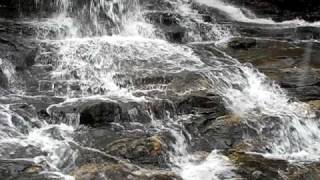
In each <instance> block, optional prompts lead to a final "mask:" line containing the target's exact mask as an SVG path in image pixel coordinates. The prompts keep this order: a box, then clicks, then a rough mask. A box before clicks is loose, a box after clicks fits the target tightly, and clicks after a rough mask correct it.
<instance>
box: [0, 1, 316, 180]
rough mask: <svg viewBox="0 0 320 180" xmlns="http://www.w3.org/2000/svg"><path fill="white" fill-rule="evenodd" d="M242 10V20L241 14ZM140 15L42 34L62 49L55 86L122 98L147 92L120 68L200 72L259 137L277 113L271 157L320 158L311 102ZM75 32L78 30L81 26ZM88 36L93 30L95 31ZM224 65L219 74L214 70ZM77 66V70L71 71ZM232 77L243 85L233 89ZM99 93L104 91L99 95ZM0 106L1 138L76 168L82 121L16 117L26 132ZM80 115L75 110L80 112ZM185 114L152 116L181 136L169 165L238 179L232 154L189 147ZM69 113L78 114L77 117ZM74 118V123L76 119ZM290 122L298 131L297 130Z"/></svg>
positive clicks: (134, 72)
mask: <svg viewBox="0 0 320 180" xmlns="http://www.w3.org/2000/svg"><path fill="white" fill-rule="evenodd" d="M206 2H207V3H208V2H209V1H206ZM210 2H213V1H210ZM217 2H218V3H217V4H215V5H216V6H218V8H219V9H221V10H225V11H226V12H229V13H230V12H232V11H234V8H230V7H229V8H226V7H225V6H226V5H225V4H219V1H217ZM210 5H211V4H210ZM185 8H186V7H182V11H184V12H185V13H186V14H185V15H186V16H189V15H192V14H193V13H194V12H192V11H190V10H189V11H185ZM63 9H66V8H63ZM94 13H96V12H94ZM193 15H194V14H193ZM240 15H241V14H240ZM239 17H240V19H241V16H239ZM64 18H66V16H65V15H64V14H63V16H62V19H64ZM140 18H141V17H140V16H139V17H138V18H136V17H135V18H133V19H130V18H129V19H127V18H126V19H125V20H120V21H121V23H123V22H125V25H124V24H120V26H121V31H120V32H119V33H118V35H116V36H107V35H104V36H100V37H94V38H79V37H73V38H69V39H65V40H45V41H43V42H44V43H47V44H50V45H53V46H55V47H57V49H58V51H56V52H55V53H57V54H56V55H57V59H55V60H56V62H53V65H54V66H53V68H54V70H53V72H52V74H51V76H50V81H52V83H53V84H54V86H53V87H54V88H56V87H58V86H56V85H55V84H56V83H59V82H67V84H68V87H67V88H66V91H61V89H57V90H55V93H56V96H63V97H68V98H71V97H78V98H84V97H93V96H95V95H102V96H103V97H108V96H118V97H119V98H123V99H125V98H132V97H134V95H133V93H134V92H137V91H142V92H145V90H146V89H139V87H135V86H128V87H125V88H124V87H120V86H119V82H118V81H117V80H115V79H114V78H113V77H114V76H115V75H116V74H121V73H122V74H124V75H125V77H126V78H127V79H128V80H129V81H131V80H132V79H133V78H134V77H135V76H146V77H147V76H149V75H152V74H154V73H158V74H160V75H163V76H164V75H166V74H169V73H172V74H175V73H180V72H188V73H191V74H192V73H195V74H197V73H201V74H203V75H204V77H207V79H204V80H207V81H208V80H211V81H212V82H211V84H210V85H212V87H211V88H212V89H213V90H214V89H217V85H219V87H218V89H217V90H218V92H219V93H220V95H221V96H223V97H224V98H225V100H226V104H227V106H228V108H229V109H230V110H232V111H233V112H234V113H235V114H237V115H239V116H240V117H241V118H242V119H243V120H244V121H245V120H246V121H248V122H249V121H253V124H254V125H255V127H254V128H256V129H257V131H258V132H259V133H260V135H261V137H264V136H265V134H264V133H263V129H264V128H267V127H269V126H270V122H264V121H261V116H262V115H268V116H276V117H279V118H280V119H279V121H281V122H275V123H279V124H280V125H281V128H280V129H278V131H274V132H275V133H279V134H274V137H270V138H269V139H268V141H267V143H268V144H269V145H270V146H271V148H272V151H273V152H272V155H273V156H280V157H282V158H285V159H292V158H293V159H297V158H301V160H306V159H304V158H308V159H309V160H314V159H316V158H318V154H320V153H319V151H318V149H319V148H318V147H320V146H319V139H320V138H319V137H318V136H319V134H320V133H319V132H320V131H319V129H318V128H317V124H316V122H315V121H314V119H313V118H314V117H315V116H314V114H313V112H311V111H310V110H308V107H307V106H306V105H304V104H303V103H300V102H290V101H289V97H287V96H286V94H285V93H284V92H283V91H282V90H281V89H280V88H279V87H278V86H277V85H274V84H270V82H269V81H268V80H267V79H266V77H265V76H264V75H263V74H261V73H259V72H257V71H255V70H254V68H252V67H248V66H244V65H241V64H240V63H236V64H235V65H234V67H232V66H229V65H225V64H222V65H221V66H218V67H208V66H207V65H205V64H204V63H203V62H201V60H200V59H199V58H198V57H197V56H195V55H194V54H193V52H192V50H191V49H190V48H188V47H185V46H183V45H174V44H170V43H168V42H166V41H164V40H157V39H152V38H153V37H154V36H153V30H154V29H153V27H152V26H151V25H150V24H147V23H146V22H144V21H143V20H142V21H140V20H141V19H140ZM237 18H238V17H237ZM113 19H116V17H114V18H113ZM199 19H200V18H199ZM243 20H246V19H243ZM93 21H94V22H97V23H99V22H98V21H97V19H95V17H93ZM246 21H247V20H246ZM255 21H258V22H260V23H261V20H259V19H258V20H257V19H255V20H254V21H253V22H255ZM263 21H264V20H263ZM128 22H129V23H128ZM268 22H269V21H268ZM255 23H256V22H255ZM273 23H274V22H273ZM67 24H68V23H67ZM96 25H97V26H95V27H96V28H97V29H99V28H100V25H99V24H96ZM70 26H72V27H76V29H77V28H78V27H77V23H76V22H73V23H71V25H70ZM120 26H119V27H120ZM98 27H99V28H98ZM77 31H78V30H77ZM99 32H102V31H99ZM103 33H104V32H103ZM103 33H102V34H103ZM72 34H73V36H78V34H77V33H72ZM87 35H89V36H90V35H92V32H89V33H88V34H87ZM220 35H221V37H222V38H221V39H224V38H226V37H228V36H229V35H230V34H228V33H225V34H224V32H221V34H220ZM41 53H42V54H40V56H41V55H47V54H49V53H50V51H47V49H46V48H44V49H42V50H41ZM228 58H230V57H228ZM41 60H43V59H41V58H39V59H38V62H37V63H39V65H46V64H47V63H48V62H46V61H44V62H43V61H41ZM51 60H52V59H51ZM233 68H235V69H237V70H234V69H233ZM219 71H220V72H221V73H220V74H216V72H219ZM8 72H9V70H8ZM72 73H75V74H77V76H76V77H75V76H73V77H72V76H70V74H72ZM221 82H224V83H221ZM72 83H76V84H79V83H80V85H81V86H80V92H79V91H74V90H72V89H70V84H72ZM234 84H236V85H238V87H240V88H234V86H233V85H234ZM89 88H90V90H89ZM206 88H208V87H207V86H202V87H187V88H186V92H185V93H188V92H192V91H197V90H201V89H206ZM168 89H170V87H163V86H153V87H148V88H147V90H154V91H163V92H166V91H167V90H168ZM174 90H176V89H174ZM95 98H99V96H97V97H95ZM100 98H101V96H100ZM132 99H134V98H132ZM71 101H72V99H69V100H67V101H66V103H68V102H71ZM0 112H1V113H0V115H1V116H3V118H1V124H3V126H2V127H5V128H4V129H0V133H1V135H2V137H5V138H6V139H4V140H2V139H1V141H0V145H2V146H1V147H9V148H10V147H14V146H23V147H26V146H30V145H31V146H35V147H37V148H39V149H40V150H41V151H42V152H45V153H47V155H39V156H36V157H32V158H30V160H31V161H35V162H42V161H45V162H46V163H47V164H48V165H49V168H48V169H47V171H50V172H52V173H61V172H62V173H64V171H67V170H69V169H72V168H73V166H74V164H73V163H74V159H75V158H76V157H77V153H76V151H75V150H74V149H73V148H72V147H71V146H70V143H75V142H73V139H72V134H73V132H74V130H75V128H76V127H77V125H78V124H77V122H69V124H58V125H49V124H46V123H41V126H40V127H38V128H34V127H32V126H31V125H32V123H30V122H28V121H26V120H24V119H23V118H22V117H19V118H18V119H19V120H20V121H21V122H20V123H22V124H25V126H26V127H27V132H22V130H20V129H17V127H16V125H14V123H13V121H12V115H16V114H15V113H14V112H12V111H10V110H8V108H7V107H1V111H0ZM16 116H18V115H16ZM76 117H78V116H77V115H76ZM188 118H190V117H175V119H170V118H168V119H160V120H155V119H154V122H153V126H155V127H157V128H158V129H159V130H169V131H170V132H171V134H172V136H173V137H174V138H175V139H176V143H175V144H173V145H172V146H173V148H174V151H173V152H171V153H170V160H171V163H172V164H173V165H172V168H173V169H174V170H175V171H176V172H177V173H179V174H180V175H181V176H182V177H183V178H184V179H185V180H203V179H205V180H217V179H228V178H229V179H234V178H235V177H236V175H235V174H234V173H233V171H234V170H235V167H234V166H233V165H232V164H231V162H230V161H229V160H228V159H227V157H225V156H222V155H220V154H219V153H217V151H213V152H212V153H211V154H209V155H208V156H207V157H204V158H203V159H204V160H201V158H199V157H198V155H197V154H192V153H189V152H188V143H187V139H188V138H190V137H185V135H184V133H183V131H184V130H183V126H182V124H183V121H185V120H187V119H188ZM71 119H72V118H71ZM72 120H75V121H77V119H72ZM34 121H38V119H34ZM72 124H74V125H73V126H72ZM292 128H294V129H295V131H292ZM51 130H53V131H51ZM57 132H58V134H60V136H59V138H57V137H55V136H54V134H56V133H57ZM0 150H4V153H3V155H4V154H5V152H6V151H5V150H7V149H1V148H0ZM0 152H1V151H0ZM301 155H302V156H301ZM8 158H9V157H8ZM66 164H67V165H66ZM62 166H63V167H62ZM62 176H63V175H62ZM65 178H70V177H65Z"/></svg>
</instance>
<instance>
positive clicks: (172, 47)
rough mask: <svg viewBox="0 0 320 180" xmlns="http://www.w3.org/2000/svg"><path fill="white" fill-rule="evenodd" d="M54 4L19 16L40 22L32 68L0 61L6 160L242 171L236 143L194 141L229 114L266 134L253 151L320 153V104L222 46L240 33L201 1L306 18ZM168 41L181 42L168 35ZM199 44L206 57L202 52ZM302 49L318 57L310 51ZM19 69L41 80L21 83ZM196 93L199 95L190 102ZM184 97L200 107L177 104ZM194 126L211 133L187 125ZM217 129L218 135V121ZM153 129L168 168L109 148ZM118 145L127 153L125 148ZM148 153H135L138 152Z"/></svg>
mask: <svg viewBox="0 0 320 180" xmlns="http://www.w3.org/2000/svg"><path fill="white" fill-rule="evenodd" d="M161 2H162V1H161ZM47 3H48V2H47V1H46V0H35V4H36V7H39V9H40V11H43V10H45V11H46V10H47V9H48V8H49V9H51V10H52V11H53V12H50V13H49V14H50V15H49V16H47V15H46V16H45V17H42V16H41V15H42V13H39V14H40V15H39V17H37V18H33V17H31V18H30V19H27V18H26V19H23V18H22V19H19V22H20V21H22V22H23V23H22V24H23V25H27V26H28V27H29V26H31V27H32V28H34V27H35V29H36V30H35V31H36V33H35V35H34V37H33V38H30V39H31V40H32V43H34V44H36V47H37V48H36V51H35V55H34V57H32V58H33V59H34V62H32V63H33V64H32V65H30V66H29V65H25V64H23V67H24V66H26V67H27V68H29V69H28V71H27V70H19V68H17V67H15V65H14V63H15V62H13V61H10V57H9V56H8V57H7V58H8V59H3V58H0V80H1V75H2V74H4V76H5V77H7V79H8V82H7V84H8V87H6V91H3V94H4V96H3V97H2V98H0V102H1V103H0V125H1V126H0V135H1V136H0V157H1V158H0V160H1V161H2V160H5V161H10V162H21V161H23V163H24V165H25V164H27V165H28V164H31V165H32V166H31V167H32V168H39V169H41V170H40V171H39V172H38V175H43V176H44V177H46V178H52V179H54V178H57V179H67V180H69V179H70V180H71V179H75V178H77V177H79V176H77V172H79V171H80V172H81V170H83V169H82V168H83V167H92V169H90V168H89V169H90V170H89V171H90V172H91V171H93V172H94V173H93V174H96V176H95V177H98V178H104V179H107V178H108V177H105V175H104V174H103V172H99V171H108V170H110V169H108V168H106V167H99V168H94V166H95V163H96V164H99V163H100V164H103V163H105V162H107V163H109V164H112V163H114V164H116V163H118V164H125V165H126V166H125V168H124V169H125V170H124V173H127V171H130V172H129V175H128V176H126V177H127V178H128V177H134V178H140V177H144V178H145V176H146V177H150V174H151V175H152V174H154V172H158V171H165V172H167V171H168V172H172V173H174V174H175V175H177V176H178V177H181V178H182V179H184V180H219V179H241V178H242V177H241V175H240V174H239V173H238V171H237V170H238V167H237V165H238V164H235V163H234V159H230V156H228V155H229V154H228V153H230V152H227V151H228V150H233V149H232V148H233V147H232V146H233V144H232V143H231V145H229V144H228V143H229V142H224V143H226V144H228V146H230V147H229V149H228V148H225V149H224V148H216V147H215V146H212V144H211V143H212V142H206V143H207V145H206V148H202V147H200V145H198V146H199V147H196V148H194V147H193V146H197V144H196V143H199V142H197V141H198V140H197V139H196V138H198V137H197V136H200V135H194V134H197V133H198V134H200V133H203V132H200V131H207V129H206V127H201V126H208V128H209V126H210V123H212V122H217V121H218V120H219V118H221V117H226V116H231V115H234V116H236V117H237V118H238V119H239V121H241V122H240V123H241V124H242V125H243V126H244V127H246V128H248V129H250V130H251V131H253V132H254V134H255V135H256V137H252V136H250V135H249V134H241V137H240V138H239V139H241V140H244V141H245V142H249V143H251V144H254V143H260V145H261V146H259V147H258V148H260V149H258V150H256V149H253V150H252V151H253V152H250V153H259V154H262V155H263V156H265V157H270V158H275V157H276V158H280V159H283V160H286V161H290V162H291V161H292V162H304V161H317V160H319V155H320V154H319V150H318V147H319V146H320V137H319V134H320V133H319V132H320V129H319V123H318V120H319V118H318V117H317V114H316V112H314V111H313V110H311V108H310V107H309V106H308V105H307V104H305V103H302V102H300V101H298V100H295V99H293V98H292V97H290V96H289V95H288V94H287V92H286V91H285V90H284V89H282V88H281V87H280V86H279V85H278V84H277V83H275V82H273V81H271V80H270V79H269V78H268V77H267V76H266V75H264V74H263V73H261V72H259V71H258V70H257V69H256V68H255V67H253V66H252V65H251V64H241V63H240V62H239V61H238V60H237V59H236V58H233V57H231V55H229V54H228V53H227V52H224V51H222V50H220V49H219V48H220V47H225V46H227V44H228V41H229V40H230V38H232V37H234V36H238V35H239V34H238V32H234V31H233V30H234V29H233V27H231V28H230V27H229V26H232V23H230V24H231V25H230V24H229V25H226V24H219V23H218V21H217V20H216V19H215V18H218V17H210V18H211V19H209V20H208V19H205V18H208V17H205V13H204V12H203V11H206V10H207V9H205V10H203V9H200V10H199V9H196V8H195V7H194V6H197V5H198V4H199V3H200V4H205V5H206V6H208V7H214V8H216V9H218V10H219V11H222V12H224V13H226V14H227V15H228V16H231V18H232V19H234V20H236V21H240V22H246V23H256V24H273V25H289V26H291V25H293V26H295V27H298V26H302V25H306V22H304V21H302V20H293V21H288V22H281V23H276V22H274V21H272V20H270V19H263V18H256V17H254V15H252V16H253V17H251V18H249V17H247V16H246V15H245V14H244V13H243V11H242V10H241V9H239V8H237V7H235V6H231V5H228V4H226V3H224V2H221V1H220V0H211V1H210V0H195V1H186V0H163V2H162V3H164V4H165V5H166V8H167V9H165V10H158V9H156V7H148V8H149V9H148V8H147V6H146V5H145V4H147V3H148V2H146V1H143V0H141V1H138V0H92V1H84V0H72V1H71V0H55V1H52V3H50V5H49V4H47ZM141 4H143V5H144V6H142V5H141ZM48 6H50V7H48ZM152 8H154V9H152ZM46 12H47V11H46ZM148 13H149V14H148ZM150 14H151V15H154V16H155V15H159V14H160V16H159V17H160V18H159V19H156V18H154V19H152V18H150V19H151V20H150V19H148V15H150ZM166 18H167V19H166ZM170 18H171V19H170ZM17 22H18V20H17ZM44 25H45V26H44ZM307 25H311V26H317V24H307ZM32 28H30V29H32ZM170 28H171V29H170ZM168 29H169V30H168ZM168 34H169V35H168ZM170 38H173V39H174V38H176V39H180V40H181V42H174V43H173V42H169V41H170V40H172V39H170ZM31 40H30V41H31ZM204 41H205V42H204ZM209 44H210V45H212V47H209ZM201 45H204V46H203V47H202V46H201ZM206 45H208V46H206ZM200 47H201V48H202V49H201V50H202V53H203V54H198V53H197V50H198V49H197V48H199V49H200ZM210 48H211V49H210ZM13 49H14V48H13ZM16 49H19V48H16ZM208 49H209V50H208ZM306 56H308V57H307V58H308V59H310V57H311V52H309V54H307V55H306ZM308 61H309V60H308ZM20 71H22V72H23V73H24V74H22V75H25V76H27V75H30V74H31V75H30V76H28V77H31V78H34V79H35V80H33V81H32V80H30V79H28V80H27V81H26V80H24V79H23V78H21V76H22V75H21V74H19V73H21V72H20ZM29 81H30V82H29ZM28 83H30V84H31V85H29V84H28ZM0 85H1V83H0ZM28 85H29V86H28ZM30 87H32V88H30ZM0 90H2V89H0ZM0 94H1V95H2V91H1V92H0ZM198 96H199V99H200V100H199V101H200V102H197V101H198V100H195V102H192V98H194V97H198ZM213 96H214V97H219V98H220V97H221V99H222V102H221V106H223V108H224V110H223V111H225V112H214V110H216V109H215V108H217V109H218V107H216V106H219V105H218V104H219V103H218V102H214V103H215V104H214V105H212V104H210V103H212V101H215V100H212V99H210V98H211V97H213ZM201 98H203V99H205V100H203V99H201ZM207 99H209V100H207ZM202 101H205V102H204V103H203V104H204V105H203V104H201V103H202ZM206 101H208V102H206ZM185 102H187V105H190V106H195V107H190V108H189V107H184V106H183V105H181V104H183V103H185ZM29 103H30V104H32V105H30V104H29ZM101 104H102V105H101ZM99 105H101V107H100V106H99ZM200 105H203V106H205V107H201V106H200ZM180 106H182V108H185V109H183V110H181V109H179V108H181V107H180ZM92 107H94V108H93V109H92ZM90 108H91V109H90ZM192 108H194V109H192ZM38 109H41V110H38ZM190 109H191V110H190ZM212 109H214V110H212ZM219 110H220V109H219ZM87 111H90V112H89V113H88V112H87ZM100 111H101V112H100ZM221 111H222V110H221ZM26 112H27V113H26ZM85 113H88V114H89V115H88V114H86V116H85V115H83V114H85ZM90 113H91V114H90ZM99 113H101V114H99ZM219 113H221V115H220V114H219ZM216 114H218V115H216ZM93 116H97V117H93ZM215 116H217V117H215ZM83 118H85V119H83ZM94 118H97V119H94ZM101 119H103V120H102V122H99V121H101ZM90 121H93V122H90ZM202 121H203V122H202ZM88 122H89V123H88ZM86 123H87V124H86ZM99 123H101V124H99ZM197 123H198V124H197ZM201 123H203V124H201ZM225 123H228V122H225ZM190 124H191V125H190ZM188 125H190V126H199V129H201V128H204V129H205V130H198V131H199V132H191V130H190V129H192V127H191V128H190V127H189V126H188ZM97 126H98V127H97ZM225 126H227V125H225ZM215 130H217V131H218V132H217V134H219V133H220V132H219V127H218V128H217V129H215ZM88 132H89V133H88ZM90 132H91V133H92V132H93V133H92V134H90ZM86 133H87V134H86ZM104 133H105V134H104ZM109 133H110V134H111V135H110V134H109ZM112 133H113V134H112ZM230 133H231V132H230ZM88 134H90V136H92V137H95V136H102V137H103V138H102V140H105V141H111V143H110V142H109V143H108V146H105V145H104V144H103V143H105V142H100V141H101V139H99V140H98V139H95V138H92V139H90V136H89V135H88ZM86 135H88V137H85V138H84V136H86ZM118 136H119V137H118ZM155 136H156V137H158V136H159V137H160V138H159V139H156V143H154V142H153V143H154V144H156V145H157V146H160V145H158V144H157V143H159V144H161V148H159V147H156V148H154V147H153V148H154V149H152V152H151V154H152V153H154V154H156V153H158V152H157V151H159V149H160V150H162V149H164V150H165V152H164V153H165V155H166V156H165V158H163V159H164V160H163V161H164V165H162V164H161V165H155V164H152V163H149V162H147V165H145V166H144V163H146V162H144V161H141V162H138V163H136V162H135V161H134V160H131V159H130V158H131V157H130V155H128V156H126V157H127V158H123V157H118V156H117V155H113V154H111V153H110V154H109V153H108V151H107V150H106V149H107V147H109V145H110V144H111V145H114V144H113V143H114V142H116V143H119V141H118V140H119V139H120V140H124V142H125V140H128V139H129V140H130V139H134V138H137V137H139V138H140V139H143V138H146V137H147V138H150V139H151V140H154V139H155V138H154V137H155ZM222 136H223V134H222ZM230 136H231V135H230ZM87 138H88V139H89V140H87ZM117 138H118V139H117ZM215 138H216V137H214V138H213V139H214V140H215ZM226 138H228V137H226ZM150 139H149V140H150ZM217 139H218V138H217ZM217 141H218V140H217ZM226 141H227V140H226ZM95 143H96V144H95ZM116 143H115V144H116ZM135 143H136V144H138V145H137V146H139V147H138V148H137V149H134V150H132V149H131V150H130V151H135V150H136V151H144V150H145V148H147V147H142V146H143V145H141V144H139V143H140V142H135ZM195 144H196V145H195ZM125 145H128V146H129V143H128V144H125ZM100 146H102V148H101V147H100ZM148 146H150V145H149V144H148ZM217 147H218V146H217ZM197 148H198V149H200V150H201V151H200V150H198V149H197ZM141 149H142V150H141ZM203 149H205V150H203ZM208 149H209V150H208ZM117 150H118V151H119V153H123V152H122V151H124V150H123V149H121V147H120V148H118V149H117ZM203 151H207V152H203ZM110 152H111V151H110ZM126 153H131V152H125V153H124V155H127V154H126ZM122 155H123V154H122ZM152 155H153V154H152ZM91 156H93V157H91ZM140 156H141V157H140ZM144 156H147V155H145V154H139V158H144ZM100 157H101V158H100ZM159 159H160V158H158V159H157V160H159ZM104 160H106V161H105V162H103V161H104ZM101 161H102V162H103V163H101ZM159 161H160V160H159ZM148 163H149V164H148ZM128 164H129V165H128ZM140 166H141V167H140ZM113 168H114V169H117V168H118V169H121V168H119V167H118V166H114V167H113ZM21 169H23V168H21ZM25 169H27V170H30V169H28V168H24V169H23V170H21V172H23V173H24V172H25ZM111 169H112V168H111ZM132 169H134V171H133V170H132ZM32 170H34V169H31V170H30V171H32ZM95 171H96V172H95ZM145 171H147V172H148V173H146V174H147V175H145V174H143V172H145ZM0 172H1V171H0ZM90 172H89V173H90ZM120 173H122V172H120ZM141 174H142V175H143V176H142V175H141ZM144 175H145V176H144ZM18 176H19V173H18ZM18 176H17V177H18ZM0 177H1V176H0ZM13 177H14V176H13ZM142 179H143V178H142Z"/></svg>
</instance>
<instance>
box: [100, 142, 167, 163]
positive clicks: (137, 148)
mask: <svg viewBox="0 0 320 180" xmlns="http://www.w3.org/2000/svg"><path fill="white" fill-rule="evenodd" d="M105 149H106V153H108V154H111V155H114V156H118V157H121V158H124V159H129V160H130V161H131V162H134V163H137V164H139V165H154V166H157V167H161V166H163V165H164V163H165V160H166V157H165V151H166V145H165V144H164V143H163V142H162V140H161V139H160V138H159V137H156V136H154V137H149V138H127V139H120V140H117V141H114V142H112V143H111V144H109V145H107V146H106V148H105Z"/></svg>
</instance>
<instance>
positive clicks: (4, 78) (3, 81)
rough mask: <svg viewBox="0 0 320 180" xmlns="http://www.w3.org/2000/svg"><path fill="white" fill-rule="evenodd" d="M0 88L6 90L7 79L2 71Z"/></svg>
mask: <svg viewBox="0 0 320 180" xmlns="http://www.w3.org/2000/svg"><path fill="white" fill-rule="evenodd" d="M0 87H2V88H8V78H7V77H6V75H5V74H4V73H3V71H2V70H1V69H0Z"/></svg>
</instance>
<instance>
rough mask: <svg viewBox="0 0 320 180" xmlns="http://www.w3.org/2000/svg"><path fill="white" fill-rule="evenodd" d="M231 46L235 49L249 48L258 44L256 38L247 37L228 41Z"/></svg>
mask: <svg viewBox="0 0 320 180" xmlns="http://www.w3.org/2000/svg"><path fill="white" fill-rule="evenodd" d="M228 45H229V47H231V48H233V49H245V50H247V49H249V48H252V47H255V46H256V45H257V41H256V40H255V39H246V38H236V39H232V41H230V42H229V43H228Z"/></svg>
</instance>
